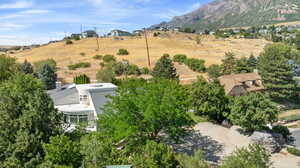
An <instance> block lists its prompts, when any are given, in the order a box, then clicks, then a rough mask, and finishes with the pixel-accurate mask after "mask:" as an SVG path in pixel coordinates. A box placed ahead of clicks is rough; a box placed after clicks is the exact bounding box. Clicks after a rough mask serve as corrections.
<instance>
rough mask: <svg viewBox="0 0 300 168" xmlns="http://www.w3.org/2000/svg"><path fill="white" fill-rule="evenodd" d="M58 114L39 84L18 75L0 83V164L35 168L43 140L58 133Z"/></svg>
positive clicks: (59, 126) (41, 154)
mask: <svg viewBox="0 0 300 168" xmlns="http://www.w3.org/2000/svg"><path fill="white" fill-rule="evenodd" d="M60 119H61V116H60V114H59V113H58V112H57V110H56V109H55V108H54V104H53V102H52V100H51V98H50V97H49V96H48V95H47V94H46V93H45V92H44V90H43V87H42V84H41V82H40V81H39V80H37V79H36V78H34V77H33V76H32V75H25V74H23V73H22V74H17V75H15V76H13V77H11V78H10V79H9V80H7V81H5V82H4V83H3V84H1V85H0V151H1V152H0V167H6V168H23V167H37V166H36V165H37V164H39V162H40V160H41V157H43V155H44V153H43V149H42V143H43V142H48V140H49V138H50V137H51V136H53V135H56V134H58V133H59V132H60V129H61V121H60Z"/></svg>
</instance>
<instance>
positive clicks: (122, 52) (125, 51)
mask: <svg viewBox="0 0 300 168" xmlns="http://www.w3.org/2000/svg"><path fill="white" fill-rule="evenodd" d="M118 55H129V52H128V51H127V50H126V49H124V48H121V49H119V52H118Z"/></svg>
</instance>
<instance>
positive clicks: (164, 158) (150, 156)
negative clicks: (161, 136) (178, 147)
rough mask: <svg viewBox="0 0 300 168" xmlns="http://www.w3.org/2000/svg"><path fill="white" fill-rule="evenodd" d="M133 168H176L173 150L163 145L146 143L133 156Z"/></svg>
mask: <svg viewBox="0 0 300 168" xmlns="http://www.w3.org/2000/svg"><path fill="white" fill-rule="evenodd" d="M133 165H134V166H135V167H145V168H146V167H149V168H150V167H164V168H176V167H177V165H179V164H178V161H177V160H176V158H175V154H174V152H173V150H172V149H171V148H170V147H168V146H166V145H165V144H163V143H157V142H155V141H147V142H146V145H145V146H144V147H142V149H141V151H139V152H138V153H136V154H135V155H134V156H133Z"/></svg>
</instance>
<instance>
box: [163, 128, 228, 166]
mask: <svg viewBox="0 0 300 168" xmlns="http://www.w3.org/2000/svg"><path fill="white" fill-rule="evenodd" d="M181 142H182V143H178V144H176V143H168V144H169V145H171V146H172V147H173V149H174V151H175V152H176V153H185V154H187V155H193V154H194V151H195V150H199V149H200V150H202V151H203V153H204V157H205V159H206V160H207V161H210V162H214V163H217V162H219V161H220V159H221V158H220V156H217V153H219V152H222V151H223V148H224V146H223V145H222V144H221V143H219V142H218V141H215V140H213V139H212V138H211V137H208V136H203V135H201V133H200V132H199V131H195V130H191V131H190V132H189V133H188V135H186V136H185V137H183V138H181Z"/></svg>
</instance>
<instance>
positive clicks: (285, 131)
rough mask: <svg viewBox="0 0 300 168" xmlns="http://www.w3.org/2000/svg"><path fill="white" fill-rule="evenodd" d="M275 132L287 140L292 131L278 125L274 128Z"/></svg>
mask: <svg viewBox="0 0 300 168" xmlns="http://www.w3.org/2000/svg"><path fill="white" fill-rule="evenodd" d="M272 131H273V132H275V133H279V134H281V135H282V136H283V137H284V138H285V139H287V138H288V136H290V135H291V133H290V130H289V129H288V128H287V127H286V126H282V125H277V126H275V127H273V129H272Z"/></svg>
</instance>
